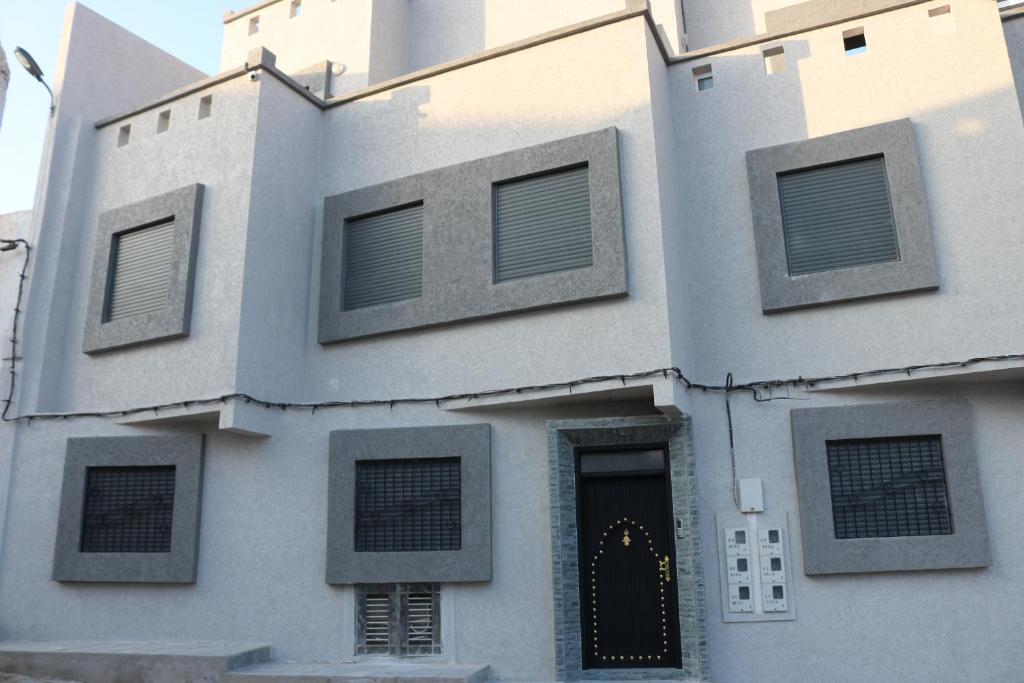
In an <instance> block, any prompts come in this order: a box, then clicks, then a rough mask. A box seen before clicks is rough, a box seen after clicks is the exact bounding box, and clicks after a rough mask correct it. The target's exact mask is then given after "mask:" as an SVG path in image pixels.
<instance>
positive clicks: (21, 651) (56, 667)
mask: <svg viewBox="0 0 1024 683" xmlns="http://www.w3.org/2000/svg"><path fill="white" fill-rule="evenodd" d="M269 659H270V646H269V645H260V644H255V643H231V642H201V643H179V642H166V641H84V640H67V641H24V640H22V641H19V640H8V641H0V672H4V673H19V674H28V675H33V676H45V677H49V678H58V679H67V680H73V681H80V682H81V683H112V682H115V681H116V682H118V683H120V682H121V681H131V682H132V683H177V682H178V681H182V680H185V681H194V683H217V682H219V681H221V680H222V678H223V675H224V672H225V671H228V670H229V669H240V668H243V667H247V666H251V665H253V664H258V663H260V662H266V661H268V660H269Z"/></svg>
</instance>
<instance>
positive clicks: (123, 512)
mask: <svg viewBox="0 0 1024 683" xmlns="http://www.w3.org/2000/svg"><path fill="white" fill-rule="evenodd" d="M174 474H175V468H174V466H173V465H170V466H166V467H90V468H88V469H87V470H86V479H85V514H84V515H83V516H82V536H81V545H80V548H79V549H80V550H81V552H83V553H166V552H170V550H171V521H172V519H173V514H174Z"/></svg>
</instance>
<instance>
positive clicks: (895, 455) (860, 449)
mask: <svg viewBox="0 0 1024 683" xmlns="http://www.w3.org/2000/svg"><path fill="white" fill-rule="evenodd" d="M826 445H827V452H828V471H829V484H830V488H831V493H832V518H833V522H834V524H835V537H836V538H837V539H847V538H885V537H892V536H937V535H943V534H951V533H953V522H952V519H951V518H950V513H949V501H948V499H947V495H946V472H945V469H944V467H943V463H942V437H940V436H908V437H897V438H883V439H854V440H844V441H829V442H827V444H826Z"/></svg>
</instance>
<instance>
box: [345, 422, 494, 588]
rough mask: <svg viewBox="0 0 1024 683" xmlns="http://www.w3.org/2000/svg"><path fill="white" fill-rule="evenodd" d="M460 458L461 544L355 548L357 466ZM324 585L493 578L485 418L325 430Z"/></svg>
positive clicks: (488, 444) (488, 436) (488, 432)
mask: <svg viewBox="0 0 1024 683" xmlns="http://www.w3.org/2000/svg"><path fill="white" fill-rule="evenodd" d="M452 457H455V458H459V459H460V476H461V482H462V491H461V498H462V548H461V549H460V550H450V551H419V552H417V551H409V552H356V551H355V500H356V492H355V488H354V487H355V481H356V477H355V470H356V462H358V461H366V460H383V459H391V460H407V459H411V458H452ZM325 580H326V582H327V583H328V584H356V583H455V582H485V581H490V580H491V428H490V425H488V424H470V425H448V426H436V427H402V428H395V429H345V430H339V431H334V432H331V435H330V455H329V465H328V501H327V569H326V579H325Z"/></svg>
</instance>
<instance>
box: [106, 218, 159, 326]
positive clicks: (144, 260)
mask: <svg viewBox="0 0 1024 683" xmlns="http://www.w3.org/2000/svg"><path fill="white" fill-rule="evenodd" d="M113 248H114V254H113V257H114V258H113V263H114V265H113V269H112V271H111V273H110V289H109V294H108V301H107V311H106V314H107V315H106V320H108V321H110V320H120V319H121V318H130V317H133V316H137V315H144V314H146V313H153V312H156V311H160V310H163V307H164V306H165V305H166V304H167V297H168V293H169V292H170V287H171V269H172V266H173V265H174V222H173V221H171V222H168V223H162V224H160V225H154V226H151V227H148V228H142V229H141V230H132V231H131V232H125V233H122V234H120V235H117V236H116V237H115V238H114V247H113Z"/></svg>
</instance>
